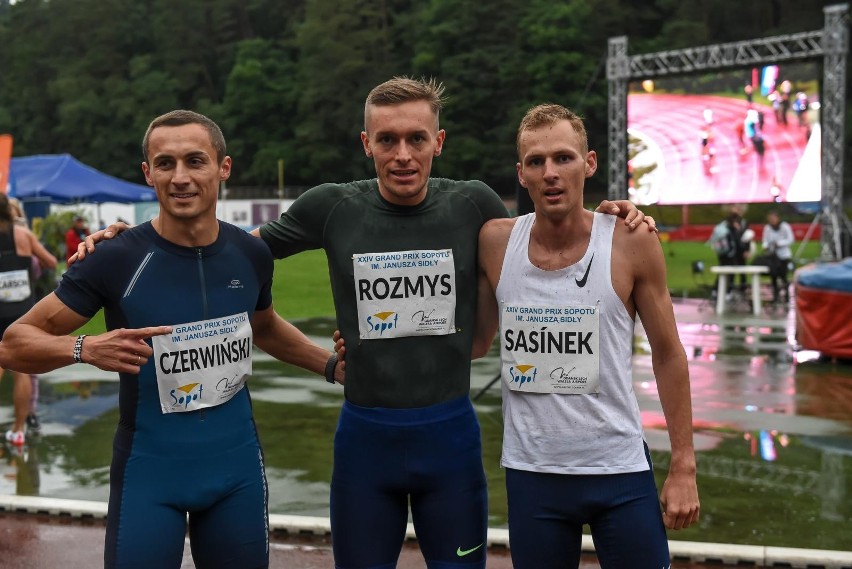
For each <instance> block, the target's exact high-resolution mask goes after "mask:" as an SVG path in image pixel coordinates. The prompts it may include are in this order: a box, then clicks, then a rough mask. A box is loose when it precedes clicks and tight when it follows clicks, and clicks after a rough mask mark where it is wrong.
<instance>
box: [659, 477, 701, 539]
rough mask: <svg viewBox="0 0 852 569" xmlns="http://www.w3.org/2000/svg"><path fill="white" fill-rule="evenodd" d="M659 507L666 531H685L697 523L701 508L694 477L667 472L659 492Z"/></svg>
mask: <svg viewBox="0 0 852 569" xmlns="http://www.w3.org/2000/svg"><path fill="white" fill-rule="evenodd" d="M660 506H661V507H662V508H663V523H664V524H665V525H666V527H667V528H668V529H674V530H678V529H686V528H688V527H689V526H691V525H692V524H694V523H695V522H697V521H698V516H699V512H700V510H701V506H700V504H699V502H698V485H697V484H696V482H695V475H694V474H686V473H683V474H681V473H676V472H669V475H668V477H667V478H666V481H665V482H664V483H663V491H662V492H660Z"/></svg>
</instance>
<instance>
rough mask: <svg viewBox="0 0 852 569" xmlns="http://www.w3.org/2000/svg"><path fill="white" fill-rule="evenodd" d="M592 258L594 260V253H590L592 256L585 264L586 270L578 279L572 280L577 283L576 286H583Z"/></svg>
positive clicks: (587, 278) (587, 277) (587, 276)
mask: <svg viewBox="0 0 852 569" xmlns="http://www.w3.org/2000/svg"><path fill="white" fill-rule="evenodd" d="M594 260H595V254H594V253H592V258H591V259H589V264H588V265H587V266H586V272H585V273H584V274H583V278H582V279H579V280H578V279H574V282H576V283H577V286H578V287H580V288H583V287H584V286H586V281H587V280H589V269H591V268H592V261H594Z"/></svg>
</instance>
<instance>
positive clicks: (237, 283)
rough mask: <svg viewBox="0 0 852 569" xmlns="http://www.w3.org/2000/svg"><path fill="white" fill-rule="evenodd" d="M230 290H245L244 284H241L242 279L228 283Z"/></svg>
mask: <svg viewBox="0 0 852 569" xmlns="http://www.w3.org/2000/svg"><path fill="white" fill-rule="evenodd" d="M228 288H244V287H243V283H241V282H240V279H231V282H229V283H228Z"/></svg>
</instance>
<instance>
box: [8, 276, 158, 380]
mask: <svg viewBox="0 0 852 569" xmlns="http://www.w3.org/2000/svg"><path fill="white" fill-rule="evenodd" d="M88 320H89V319H88V318H86V317H85V316H82V315H80V314H77V313H76V312H74V311H73V310H71V309H70V308H69V307H68V306H66V305H65V304H64V303H63V302H62V301H61V300H59V297H57V296H56V294H55V293H51V294H49V295H48V296H46V297H44V298H43V299H42V300H40V301H39V302H38V303H37V304H36V305H35V306H34V307H33V308H32V309H30V311H29V312H27V313H26V314H24V315H23V316H21V317H20V318H19V319H18V320H16V321H15V322H14V323H13V324H12V325H11V326H9V328H7V329H6V333H5V334H4V335H3V341H2V342H0V367H3V368H7V369H14V370H15V371H19V372H22V373H44V372H48V371H52V370H55V369H58V368H60V367H64V366H67V365H70V364H72V363H74V355H73V354H74V344H75V342H76V339H77V337H76V336H69V335H68V334H70V333H71V332H73V331H74V330H77V329H78V328H79V327H80V326H82V325H83V324H85V323H86V322H87V321H88ZM169 332H171V327H169V326H152V327H149V328H139V329H123V328H122V329H119V330H113V331H111V332H106V333H104V334H99V335H97V336H86V338H85V339H84V340H83V344H82V353H81V356H82V361H83V363H87V364H91V365H93V366H95V367H97V368H100V369H102V370H104V371H117V372H125V373H139V368H140V367H141V366H143V365H145V362H147V361H148V358H149V357H150V356H151V355H152V354H153V353H154V352H153V350H152V349H151V347H150V346H149V345H148V344H147V343H145V340H147V339H148V338H150V337H151V336H158V335H160V334H168V333H169Z"/></svg>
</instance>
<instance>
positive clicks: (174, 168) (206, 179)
mask: <svg viewBox="0 0 852 569" xmlns="http://www.w3.org/2000/svg"><path fill="white" fill-rule="evenodd" d="M147 158H148V161H147V162H143V163H142V172H144V174H145V180H146V181H147V182H148V185H149V186H153V187H154V189H155V190H156V191H157V199H158V200H159V202H160V218H161V219H163V220H165V219H166V218H172V219H177V220H179V219H195V218H198V217H203V216H210V217H211V218H212V219H215V218H216V199H217V197H218V195H219V183H220V182H221V181H223V180H227V179H228V177H229V176H230V175H231V158H230V157H229V156H226V157H225V158H224V159H223V160H222V163H221V164H219V163H218V162H217V160H216V150H215V149H214V148H213V144H212V143H211V142H210V135H209V134H208V133H207V130H206V129H205V128H204V127H203V126H201V125H199V124H186V125H181V126H160V127H157V128H155V129H154V130H153V131H152V132H151V135H150V137H149V141H148V157H147Z"/></svg>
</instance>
